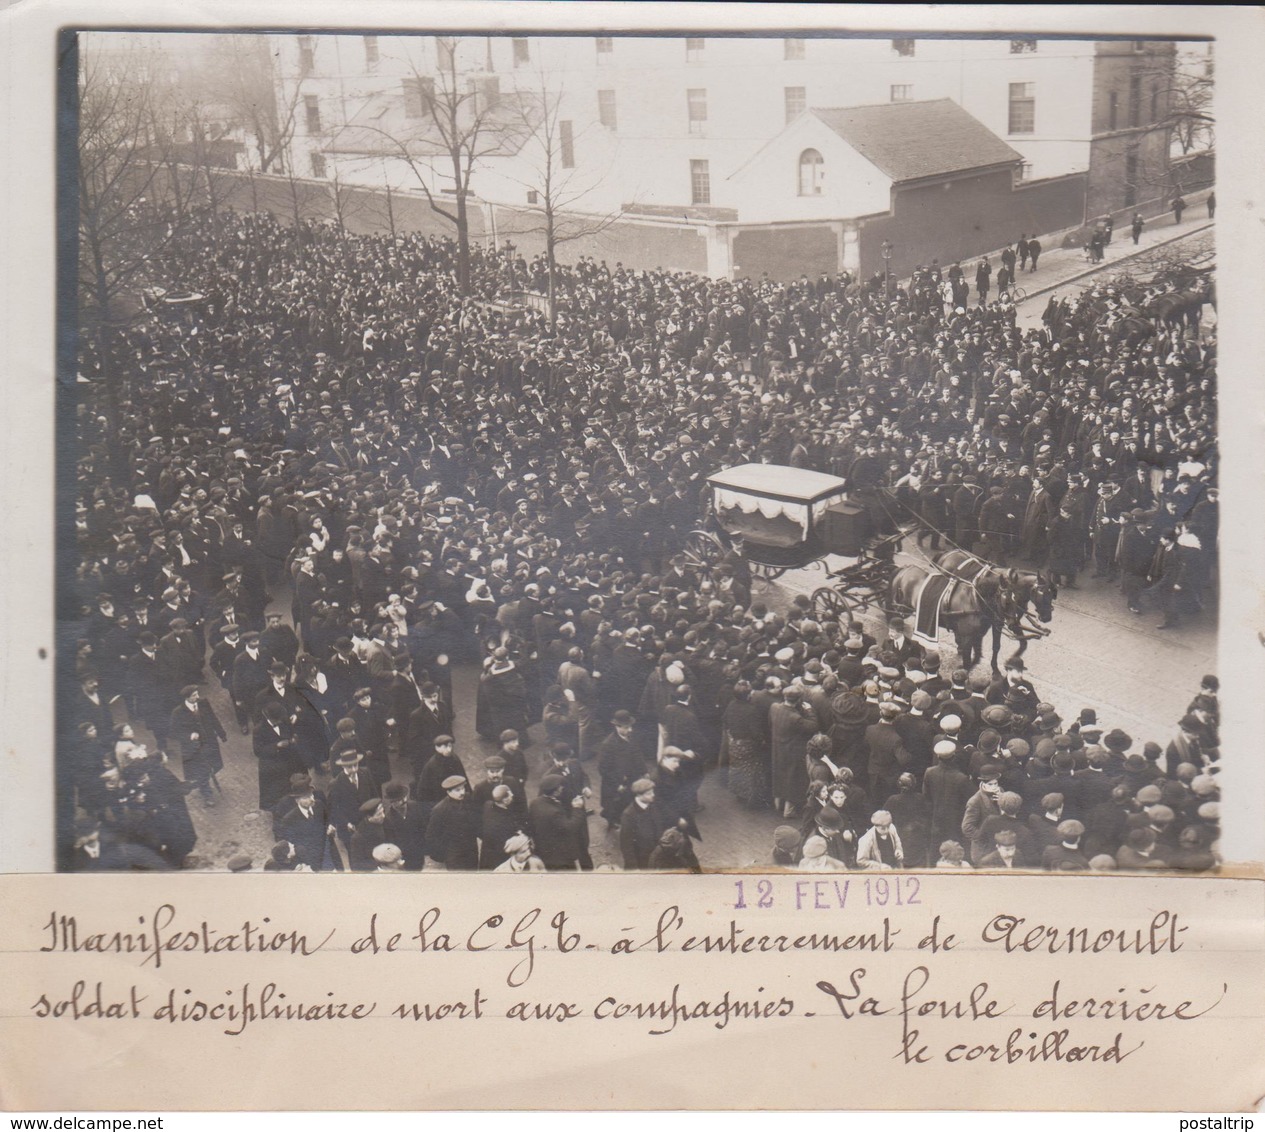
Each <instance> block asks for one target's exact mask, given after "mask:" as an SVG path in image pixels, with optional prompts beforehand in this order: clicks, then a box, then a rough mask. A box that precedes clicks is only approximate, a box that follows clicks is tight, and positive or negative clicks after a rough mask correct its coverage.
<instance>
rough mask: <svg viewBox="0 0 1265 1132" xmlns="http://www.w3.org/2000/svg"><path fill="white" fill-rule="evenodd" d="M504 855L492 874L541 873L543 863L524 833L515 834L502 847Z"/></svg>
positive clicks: (543, 869)
mask: <svg viewBox="0 0 1265 1132" xmlns="http://www.w3.org/2000/svg"><path fill="white" fill-rule="evenodd" d="M502 852H503V853H504V855H505V860H503V861H502V862H501V863H500V864H499V865H497V866H496V868H495V870H493V871H494V872H498V873H543V872H544V871H545V863H544V861H542V860H541V859H540V858H539V857H537V856H536V854H535V851H534V847H533V846H532V843H531V838H530V837H528V836H527V834H525V833H516V834H514V836H513V837H511V838H509V840H507V841H506V842H505V844H504V846H502Z"/></svg>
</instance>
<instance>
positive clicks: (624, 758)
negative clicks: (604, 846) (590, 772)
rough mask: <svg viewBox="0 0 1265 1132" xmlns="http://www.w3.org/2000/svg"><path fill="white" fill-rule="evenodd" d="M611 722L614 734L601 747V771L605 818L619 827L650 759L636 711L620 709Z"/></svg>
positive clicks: (599, 754) (599, 755) (612, 824)
mask: <svg viewBox="0 0 1265 1132" xmlns="http://www.w3.org/2000/svg"><path fill="white" fill-rule="evenodd" d="M611 723H612V724H613V728H612V730H611V733H610V734H609V735H607V736H606V738H605V739H603V740H602V742H601V743H600V744H599V746H598V769H599V770H600V772H601V776H602V799H601V800H602V817H604V818H605V819H606V821H607V823H608V824H609V825H610V826H612V827H614V828H618V826H619V822H620V818H621V817H622V815H623V813H624V811H625V810H626V809H627V808H628V804H629V802H631V801H632V784H633V782H635V781H636V780H637V779H639V778H644V777H645V774H646V771H647V770H648V769H649V758H648V757H647V752H646V751H645V750H644V749H643V748H642V746H641V744H640V743H639V742H638V741H637V737H636V735H635V733H634V727H635V724H636V720H635V719H634V718H633V714H632V712H629V711H625V710H624V709H623V708H621V709H619V710H618V711H616V712H615V714H614V715H613V716H612V717H611Z"/></svg>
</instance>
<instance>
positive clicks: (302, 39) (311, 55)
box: [299, 35, 316, 75]
mask: <svg viewBox="0 0 1265 1132" xmlns="http://www.w3.org/2000/svg"><path fill="white" fill-rule="evenodd" d="M315 56H316V47H315V45H314V44H313V43H312V37H311V36H310V35H301V36H299V74H300V75H310V74H311V73H312V68H313V67H314V66H315V64H316V59H315Z"/></svg>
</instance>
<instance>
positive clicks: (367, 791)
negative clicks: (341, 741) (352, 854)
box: [329, 750, 379, 850]
mask: <svg viewBox="0 0 1265 1132" xmlns="http://www.w3.org/2000/svg"><path fill="white" fill-rule="evenodd" d="M363 762H364V755H363V754H361V753H360V752H359V751H351V750H348V751H343V753H342V754H340V755H339V756H338V758H337V760H336V761H335V765H336V766H337V768H338V774H337V776H336V777H335V778H334V781H333V782H331V783H330V784H329V824H330V825H332V826H333V827H334V833H335V835H336V836H337V837H338V840H339V841H340V842H342V845H343V848H344V849H348V850H350V847H351V835H352V834H353V833H355V831H356V823H357V822H358V821H359V820H360V807H361V806H363V805H364V804H365V803H366V802H368V801H369V800H370V799H373V798H377V797H378V796H379V790H378V784H377V783H376V782H375V781H374V779H373V775H371V774H370V773H369V772H368V771H367V770H365V769H364V767H363V766H362V765H361V764H362V763H363Z"/></svg>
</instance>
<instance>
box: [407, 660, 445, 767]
mask: <svg viewBox="0 0 1265 1132" xmlns="http://www.w3.org/2000/svg"><path fill="white" fill-rule="evenodd" d="M452 723H453V714H452V708H451V707H449V706H448V705H447V704H446V703H444V701H443V700H442V699H440V696H439V686H438V685H437V684H433V683H430V682H429V681H428V682H427V683H425V684H423V685H422V699H421V703H420V704H419V705H418V707H417V709H416V710H415V711H413V713H412V714H411V715H410V716H409V717H408V725H407V727H406V728H405V731H404V742H403V744H402V745H401V746H402V753H403V754H405V755H406V756H407V757H408V759H409V761H410V762H411V763H412V764H413V773H414V774H420V773H421V770H422V767H423V766H425V765H426V762H427V760H428V759H429V758H430V757H431V755H433V754H434V753H435V739H436V737H437V736H439V735H449V734H451V733H452Z"/></svg>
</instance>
